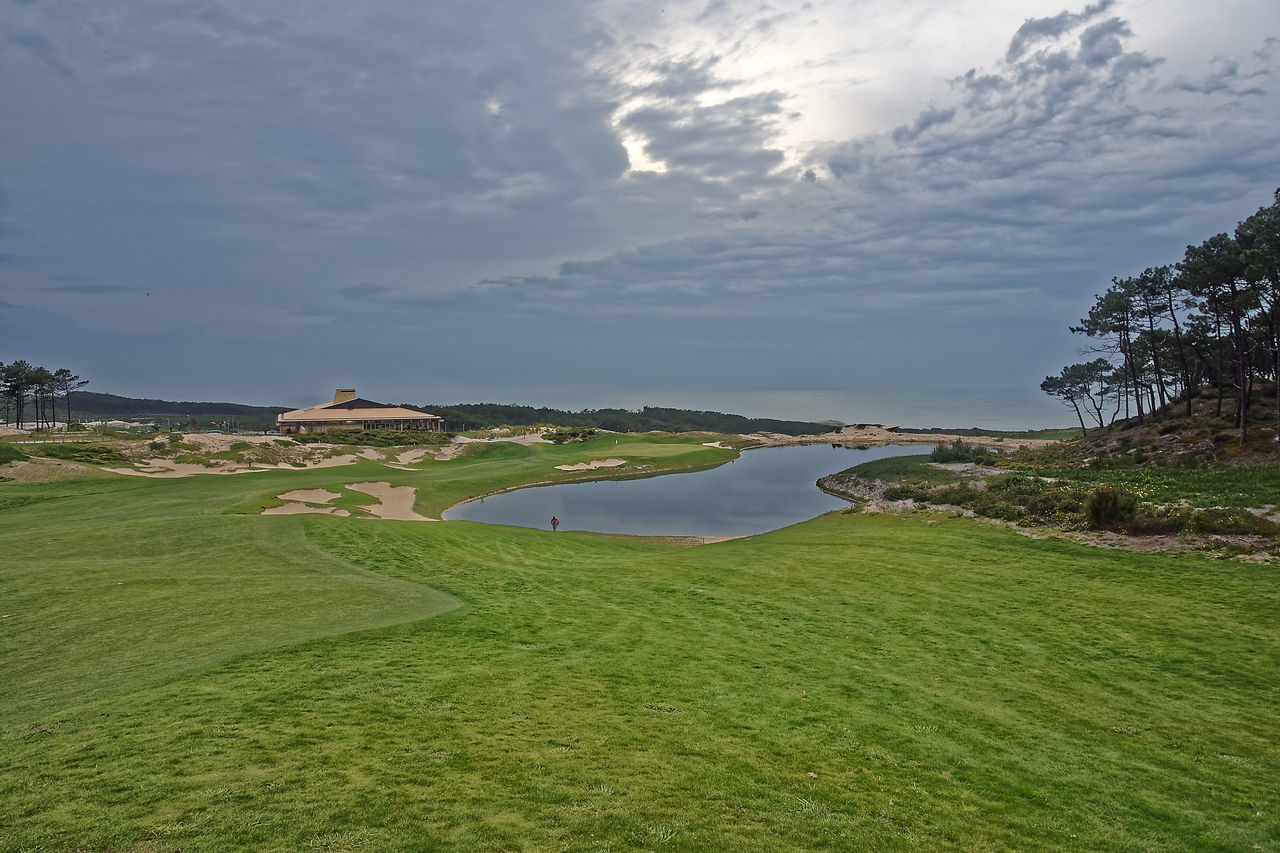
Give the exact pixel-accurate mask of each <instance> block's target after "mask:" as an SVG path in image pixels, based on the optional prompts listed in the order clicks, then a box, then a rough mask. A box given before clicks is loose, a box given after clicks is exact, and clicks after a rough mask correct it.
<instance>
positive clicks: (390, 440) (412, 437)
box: [290, 429, 454, 447]
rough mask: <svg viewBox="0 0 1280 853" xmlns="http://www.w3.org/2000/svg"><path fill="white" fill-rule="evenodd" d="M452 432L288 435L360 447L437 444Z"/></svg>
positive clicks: (308, 441) (351, 431)
mask: <svg viewBox="0 0 1280 853" xmlns="http://www.w3.org/2000/svg"><path fill="white" fill-rule="evenodd" d="M453 436H454V433H451V432H428V431H426V430H412V429H405V430H400V429H328V430H324V431H322V432H300V433H297V434H295V435H292V436H290V438H292V439H293V440H294V441H296V442H298V443H300V444H319V443H324V444H351V445H356V446H360V447H405V446H408V445H430V446H438V445H443V444H448V443H449V442H451V441H453Z"/></svg>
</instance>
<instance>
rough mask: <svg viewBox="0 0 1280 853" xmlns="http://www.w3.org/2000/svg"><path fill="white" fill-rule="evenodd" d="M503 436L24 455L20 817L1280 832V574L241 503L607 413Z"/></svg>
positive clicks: (990, 546)
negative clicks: (187, 458)
mask: <svg viewBox="0 0 1280 853" xmlns="http://www.w3.org/2000/svg"><path fill="white" fill-rule="evenodd" d="M609 441H610V444H609V447H611V448H612V447H617V448H619V451H618V452H617V453H616V454H613V455H618V456H628V452H629V451H630V452H632V453H633V457H631V458H634V460H635V461H636V462H637V464H641V463H643V464H650V463H652V462H654V461H655V460H657V461H661V460H666V461H667V462H668V463H672V464H674V463H681V464H689V465H699V464H706V463H709V462H711V461H713V459H714V457H712V456H708V455H705V454H706V453H707V452H714V451H713V449H712V448H705V447H702V446H701V445H700V444H698V443H697V442H696V441H693V440H681V441H676V440H672V441H666V440H654V441H652V442H649V443H647V444H645V443H637V444H636V445H635V446H634V447H632V448H625V447H623V445H621V444H619V445H613V444H612V441H613V439H612V438H611V439H609ZM510 447H514V446H508V447H503V446H501V445H498V444H496V443H495V444H494V445H492V446H491V447H490V446H485V447H484V448H483V449H481V450H478V451H477V452H476V455H474V456H466V457H462V458H461V459H458V460H453V461H451V462H440V463H434V462H433V463H429V464H425V465H424V466H423V467H422V470H421V471H416V472H398V471H394V470H391V469H387V468H385V467H382V466H375V465H372V464H367V463H361V465H360V466H353V467H351V468H347V469H327V470H320V471H306V472H271V473H266V474H252V475H242V476H229V477H212V476H210V477H199V478H194V479H188V480H156V481H148V480H137V479H125V478H119V479H111V480H93V481H89V482H84V483H80V482H64V483H55V484H49V485H47V486H38V487H37V486H28V487H15V486H13V485H12V484H4V486H3V491H0V497H5V496H7V497H9V499H10V503H9V505H8V508H7V509H5V510H4V512H3V515H0V547H2V548H3V549H4V552H3V553H5V554H6V560H5V561H4V563H3V568H0V582H2V583H3V589H4V590H5V602H4V605H3V608H2V609H3V612H2V613H0V617H3V618H2V619H0V643H2V645H0V661H2V662H3V666H4V671H5V673H6V678H5V679H3V680H0V807H2V808H3V816H2V819H0V827H3V828H0V849H14V850H19V849H32V848H43V849H76V848H80V849H112V850H116V849H138V850H171V849H179V848H181V849H184V850H220V849H235V848H240V849H263V850H297V849H315V850H355V849H369V850H382V849H423V850H432V849H462V850H498V849H505V850H517V849H527V850H537V849H575V850H608V849H614V850H623V849H690V850H699V849H706V850H715V849H724V848H726V847H731V846H735V847H739V848H742V849H748V850H765V849H769V850H774V849H832V850H837V849H839V850H844V849H867V848H871V849H876V848H879V849H902V848H924V849H938V848H966V849H1030V848H1057V847H1061V848H1070V849H1091V850H1121V849H1124V850H1130V849H1134V848H1139V849H1188V850H1193V849H1194V850H1203V849H1249V848H1250V847H1252V846H1253V845H1255V844H1256V845H1260V846H1262V847H1263V848H1264V849H1269V847H1270V846H1272V845H1274V844H1275V843H1276V842H1277V841H1280V820H1278V819H1277V815H1276V813H1275V802H1276V800H1277V793H1278V786H1277V783H1276V781H1275V780H1276V779H1277V778H1280V747H1277V743H1280V723H1277V722H1276V717H1275V714H1274V710H1273V709H1274V708H1275V707H1276V705H1277V704H1278V702H1280V676H1277V673H1276V668H1275V662H1276V660H1278V659H1280V636H1278V632H1277V631H1276V628H1275V626H1276V625H1277V624H1278V617H1280V601H1278V599H1277V594H1276V584H1275V578H1274V570H1273V569H1270V568H1267V567H1260V566H1252V565H1246V564H1241V563H1236V562H1229V561H1217V560H1210V559H1207V558H1203V557H1200V556H1196V555H1183V556H1179V557H1172V556H1166V555H1133V554H1126V553H1119V552H1109V551H1102V550H1096V549H1089V548H1085V547H1081V546H1077V545H1073V544H1070V543H1065V542H1056V541H1048V542H1046V541H1034V540H1030V539H1026V538H1023V537H1020V536H1017V535H1015V534H1013V533H1011V532H1009V531H1006V530H1004V529H1000V528H996V527H993V526H990V525H985V524H982V523H980V522H974V521H969V520H964V519H950V518H941V517H937V518H935V517H930V516H928V515H926V514H914V515H909V516H903V517H868V516H859V515H847V514H833V515H829V516H825V517H823V518H821V519H817V520H814V521H812V522H808V523H805V524H801V525H797V526H794V527H791V528H787V529H785V530H781V531H776V532H774V533H771V534H768V535H764V536H757V537H750V538H746V539H740V540H734V541H730V542H723V543H719V544H716V545H710V546H703V547H698V548H677V547H674V546H671V545H669V544H665V543H663V542H660V541H656V540H648V539H640V538H633V537H612V536H603V535H599V534H585V533H583V534H577V533H571V534H566V533H559V534H551V533H548V532H540V531H533V530H520V529H514V528H501V527H488V526H484V525H478V524H471V523H465V522H452V523H442V524H428V523H417V524H415V523H409V522H382V521H371V520H364V519H339V518H327V517H305V518H304V517H259V516H241V515H235V514H231V513H229V512H228V510H229V509H233V508H236V507H251V506H254V505H255V504H260V503H263V502H264V501H265V498H264V496H270V495H273V494H275V493H276V491H277V490H284V489H291V488H301V487H317V486H324V485H328V486H337V485H340V484H343V483H347V482H352V481H353V480H357V479H372V478H374V477H373V475H374V474H375V473H376V474H377V477H376V479H389V480H391V481H392V482H402V483H411V484H416V485H418V487H419V489H420V492H419V505H420V506H421V507H423V508H424V509H425V508H434V507H437V506H441V505H444V504H446V503H447V502H451V501H452V500H454V498H456V497H458V496H459V495H462V496H466V495H468V494H478V493H482V492H484V491H488V490H491V489H492V488H494V487H498V486H501V485H502V484H504V483H505V484H512V483H515V482H529V481H536V480H537V479H538V478H542V477H545V476H548V475H547V471H548V469H550V470H552V471H554V469H553V468H551V467H550V466H549V465H548V464H547V463H549V462H550V463H554V464H561V462H562V461H566V462H567V461H585V460H587V459H590V458H600V456H601V455H602V454H601V453H600V452H599V451H600V450H601V449H603V447H604V445H602V444H601V445H598V446H597V445H591V446H587V447H582V446H575V445H566V446H564V447H546V448H543V447H538V448H535V449H533V450H532V451H531V452H530V453H529V454H525V453H524V451H523V450H512V449H510ZM526 450H527V448H526ZM642 452H644V453H649V454H650V455H649V456H647V457H646V456H643V455H642ZM664 454H665V455H664ZM645 460H648V461H647V462H646V461H645ZM375 469H376V470H375ZM400 478H403V479H400Z"/></svg>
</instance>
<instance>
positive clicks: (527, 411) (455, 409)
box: [405, 403, 831, 435]
mask: <svg viewBox="0 0 1280 853" xmlns="http://www.w3.org/2000/svg"><path fill="white" fill-rule="evenodd" d="M405 405H412V404H409V403H406V404H405ZM413 408H419V409H422V410H423V411H425V412H430V413H431V414H433V415H440V416H441V417H443V418H444V422H445V429H447V430H450V431H454V432H457V431H461V430H464V429H483V428H486V427H495V426H534V425H538V424H548V425H550V426H564V427H594V428H596V429H607V430H611V431H612V432H648V431H649V430H662V431H665V432H693V431H705V432H726V433H748V434H749V433H753V432H778V433H782V434H784V435H816V434H819V433H824V432H830V431H831V427H830V426H829V425H827V424H819V423H810V422H808V421H779V420H773V419H772V418H747V417H743V416H742V415H726V414H723V413H721V412H698V411H691V410H688V409H664V408H659V407H655V406H645V407H644V408H643V409H640V410H638V411H631V410H630V409H583V410H582V411H580V412H568V411H564V410H561V409H548V408H535V407H533V406H514V405H503V404H499V403H457V404H454V405H451V406H437V405H434V404H424V405H421V406H417V405H413Z"/></svg>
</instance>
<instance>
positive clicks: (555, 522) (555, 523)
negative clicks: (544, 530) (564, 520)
mask: <svg viewBox="0 0 1280 853" xmlns="http://www.w3.org/2000/svg"><path fill="white" fill-rule="evenodd" d="M559 526H560V519H558V518H556V517H555V516H554V515H553V516H551V532H552V533H554V532H555V531H556V528H557V527H559Z"/></svg>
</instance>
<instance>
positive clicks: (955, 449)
mask: <svg viewBox="0 0 1280 853" xmlns="http://www.w3.org/2000/svg"><path fill="white" fill-rule="evenodd" d="M997 456H998V454H997V453H996V452H995V451H993V450H987V449H985V448H982V447H970V446H969V445H967V444H965V443H964V442H963V441H961V440H960V439H958V438H957V439H956V440H955V442H954V443H953V444H951V446H949V447H948V446H947V445H945V444H939V445H937V446H935V447H934V448H933V453H931V454H929V459H930V461H933V462H975V463H977V464H979V465H994V464H995V460H996V457H997Z"/></svg>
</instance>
